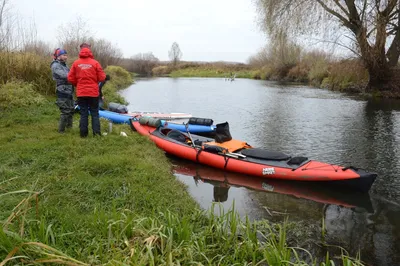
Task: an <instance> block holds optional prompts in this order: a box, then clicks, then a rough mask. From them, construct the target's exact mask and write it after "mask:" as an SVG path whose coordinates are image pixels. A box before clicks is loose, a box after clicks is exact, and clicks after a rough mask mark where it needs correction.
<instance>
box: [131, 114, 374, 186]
mask: <svg viewBox="0 0 400 266" xmlns="http://www.w3.org/2000/svg"><path fill="white" fill-rule="evenodd" d="M132 125H133V127H135V128H136V130H137V132H138V133H140V134H142V135H147V136H149V137H150V139H151V140H152V141H153V142H154V143H155V144H156V145H157V146H158V147H159V148H161V149H162V150H164V151H165V152H166V153H169V154H173V155H175V156H177V157H180V158H183V159H188V160H191V161H194V162H197V163H200V164H205V165H209V166H212V167H215V168H219V169H224V170H226V171H232V172H238V173H242V174H245V175H252V176H259V177H263V178H273V179H281V180H296V181H301V182H311V181H312V182H323V183H324V184H326V185H338V186H340V187H347V188H353V189H356V190H360V191H363V192H366V191H368V190H369V189H370V187H371V186H372V184H373V183H374V181H375V179H376V177H377V174H376V173H373V172H368V171H366V170H363V169H358V168H355V167H344V166H340V165H335V164H330V163H325V162H321V161H316V160H310V159H308V157H305V156H291V155H288V154H286V153H283V152H278V151H270V150H266V149H261V148H255V147H252V146H251V145H249V144H248V143H247V142H244V141H241V140H237V139H232V137H231V136H230V133H229V132H226V131H225V132H222V134H223V135H224V136H225V137H227V139H226V140H224V141H222V140H223V138H224V137H221V136H220V138H219V140H218V141H217V140H213V139H210V138H205V137H202V136H199V135H195V134H190V135H189V133H185V132H180V131H175V130H174V131H173V130H171V129H169V128H166V127H163V126H160V127H157V128H155V127H150V126H149V125H143V124H141V123H139V122H138V121H133V122H132ZM226 128H228V129H229V125H228V124H227V123H226V124H225V129H226ZM218 133H221V132H218ZM218 133H217V134H218ZM227 133H228V134H227Z"/></svg>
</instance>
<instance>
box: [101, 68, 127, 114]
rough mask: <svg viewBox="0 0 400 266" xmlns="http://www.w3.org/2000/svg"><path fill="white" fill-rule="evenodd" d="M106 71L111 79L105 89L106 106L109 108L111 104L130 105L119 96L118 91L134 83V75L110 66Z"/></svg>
mask: <svg viewBox="0 0 400 266" xmlns="http://www.w3.org/2000/svg"><path fill="white" fill-rule="evenodd" d="M104 71H105V72H106V73H107V74H108V75H110V77H111V80H110V81H108V82H107V83H106V84H105V85H104V87H103V95H104V104H105V106H106V107H107V106H108V103H110V102H116V103H120V104H128V102H127V101H126V100H125V99H124V98H123V97H122V96H121V95H119V94H118V91H119V90H122V89H125V88H126V87H128V86H129V85H131V84H132V83H133V78H132V75H131V74H130V73H129V72H128V71H126V70H125V69H123V68H122V67H119V66H108V67H107V68H106V69H105V70H104Z"/></svg>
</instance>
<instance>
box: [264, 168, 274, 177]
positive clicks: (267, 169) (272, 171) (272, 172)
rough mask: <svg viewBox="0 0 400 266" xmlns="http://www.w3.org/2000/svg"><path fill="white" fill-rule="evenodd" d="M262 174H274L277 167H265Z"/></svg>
mask: <svg viewBox="0 0 400 266" xmlns="http://www.w3.org/2000/svg"><path fill="white" fill-rule="evenodd" d="M262 174H263V175H273V174H275V168H273V167H271V168H263V171H262Z"/></svg>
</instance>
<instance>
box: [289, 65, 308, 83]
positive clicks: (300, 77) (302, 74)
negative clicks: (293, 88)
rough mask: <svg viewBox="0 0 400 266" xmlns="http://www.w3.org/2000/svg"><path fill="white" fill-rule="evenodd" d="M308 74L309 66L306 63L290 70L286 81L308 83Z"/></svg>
mask: <svg viewBox="0 0 400 266" xmlns="http://www.w3.org/2000/svg"><path fill="white" fill-rule="evenodd" d="M308 72H309V68H308V66H307V65H306V64H304V63H300V64H297V65H296V66H294V67H292V68H291V69H290V70H289V72H288V73H287V75H286V79H287V80H289V81H298V82H306V81H308Z"/></svg>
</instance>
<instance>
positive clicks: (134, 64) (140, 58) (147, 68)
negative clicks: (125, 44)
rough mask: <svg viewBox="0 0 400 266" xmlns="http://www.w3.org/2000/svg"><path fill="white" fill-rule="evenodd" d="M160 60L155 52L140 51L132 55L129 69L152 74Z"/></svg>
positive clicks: (143, 73)
mask: <svg viewBox="0 0 400 266" xmlns="http://www.w3.org/2000/svg"><path fill="white" fill-rule="evenodd" d="M159 61H160V60H159V59H158V58H157V57H155V56H154V55H153V53H151V52H149V53H140V54H137V55H134V56H132V57H131V65H130V67H129V70H130V71H132V72H135V73H138V74H142V75H147V76H151V74H152V69H153V68H154V67H155V66H156V65H157V63H158V62H159Z"/></svg>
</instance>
